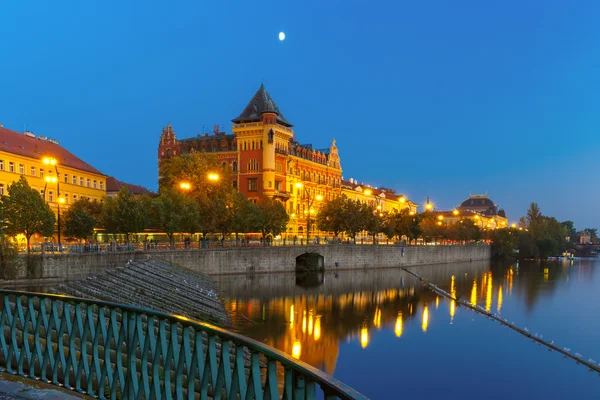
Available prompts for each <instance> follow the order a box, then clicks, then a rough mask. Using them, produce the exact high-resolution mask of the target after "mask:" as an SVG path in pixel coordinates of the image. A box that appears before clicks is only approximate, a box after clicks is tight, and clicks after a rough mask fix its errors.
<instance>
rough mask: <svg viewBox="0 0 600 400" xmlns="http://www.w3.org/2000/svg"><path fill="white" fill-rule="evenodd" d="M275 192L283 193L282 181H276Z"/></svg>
mask: <svg viewBox="0 0 600 400" xmlns="http://www.w3.org/2000/svg"><path fill="white" fill-rule="evenodd" d="M275 190H279V191H281V181H275Z"/></svg>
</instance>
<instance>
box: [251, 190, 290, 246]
mask: <svg viewBox="0 0 600 400" xmlns="http://www.w3.org/2000/svg"><path fill="white" fill-rule="evenodd" d="M258 210H259V214H258V218H257V221H256V222H257V228H258V230H260V232H261V233H262V236H263V238H265V239H266V237H267V235H269V234H272V235H273V236H277V235H280V234H281V233H282V232H285V229H286V226H287V223H288V221H289V220H290V217H289V215H287V212H286V211H285V207H283V204H281V203H280V202H279V201H277V200H273V199H269V198H264V199H262V200H261V201H260V203H258Z"/></svg>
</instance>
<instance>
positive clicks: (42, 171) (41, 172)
mask: <svg viewBox="0 0 600 400" xmlns="http://www.w3.org/2000/svg"><path fill="white" fill-rule="evenodd" d="M43 177H44V170H43V169H41V168H40V178H43Z"/></svg>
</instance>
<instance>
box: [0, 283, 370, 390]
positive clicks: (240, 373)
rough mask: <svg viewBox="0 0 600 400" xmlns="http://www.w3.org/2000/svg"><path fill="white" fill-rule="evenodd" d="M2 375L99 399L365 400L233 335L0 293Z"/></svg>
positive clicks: (146, 314)
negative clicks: (45, 383) (45, 384)
mask: <svg viewBox="0 0 600 400" xmlns="http://www.w3.org/2000/svg"><path fill="white" fill-rule="evenodd" d="M0 299H1V302H0V307H1V313H0V326H1V327H2V330H3V331H2V335H0V350H1V354H0V370H1V371H2V372H7V373H10V374H14V375H19V376H23V377H28V378H33V379H41V380H43V381H46V382H49V383H52V384H54V385H59V386H63V387H65V388H68V389H71V390H75V391H77V392H79V393H82V394H87V395H88V396H91V397H98V398H100V399H118V398H122V399H172V398H177V399H184V398H187V399H194V398H198V397H199V398H202V399H206V398H214V399H280V398H281V399H316V398H318V397H323V398H325V399H366V397H364V396H363V395H361V394H360V393H358V392H356V391H355V390H353V389H352V388H350V387H348V386H347V385H345V384H343V383H341V382H339V381H338V380H337V379H335V378H333V377H331V376H329V375H327V374H325V373H323V372H321V371H320V370H318V369H316V368H313V367H311V366H310V365H308V364H305V363H303V362H300V361H298V360H295V359H293V358H291V357H289V356H288V355H286V354H284V353H282V352H280V351H278V350H276V349H273V348H271V347H268V346H265V345H264V344H262V343H260V342H257V341H255V340H252V339H250V338H247V337H244V336H241V335H238V334H236V333H233V332H229V331H227V330H224V329H221V328H218V327H216V326H212V325H209V324H206V323H201V322H197V321H193V320H190V319H187V318H186V317H183V316H177V315H168V314H163V313H159V312H154V311H152V310H148V309H144V308H138V307H132V306H126V305H121V304H114V303H108V302H102V301H93V300H86V299H80V298H74V297H68V296H61V295H52V294H41V293H28V292H14V291H7V290H0Z"/></svg>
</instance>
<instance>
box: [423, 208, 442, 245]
mask: <svg viewBox="0 0 600 400" xmlns="http://www.w3.org/2000/svg"><path fill="white" fill-rule="evenodd" d="M419 228H420V229H421V232H422V236H423V240H424V241H425V243H429V242H431V241H435V240H436V239H437V238H439V237H440V236H441V234H442V227H441V226H440V225H438V221H436V219H435V216H434V215H433V214H431V213H429V212H425V213H423V214H422V215H421V219H420V222H419Z"/></svg>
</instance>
